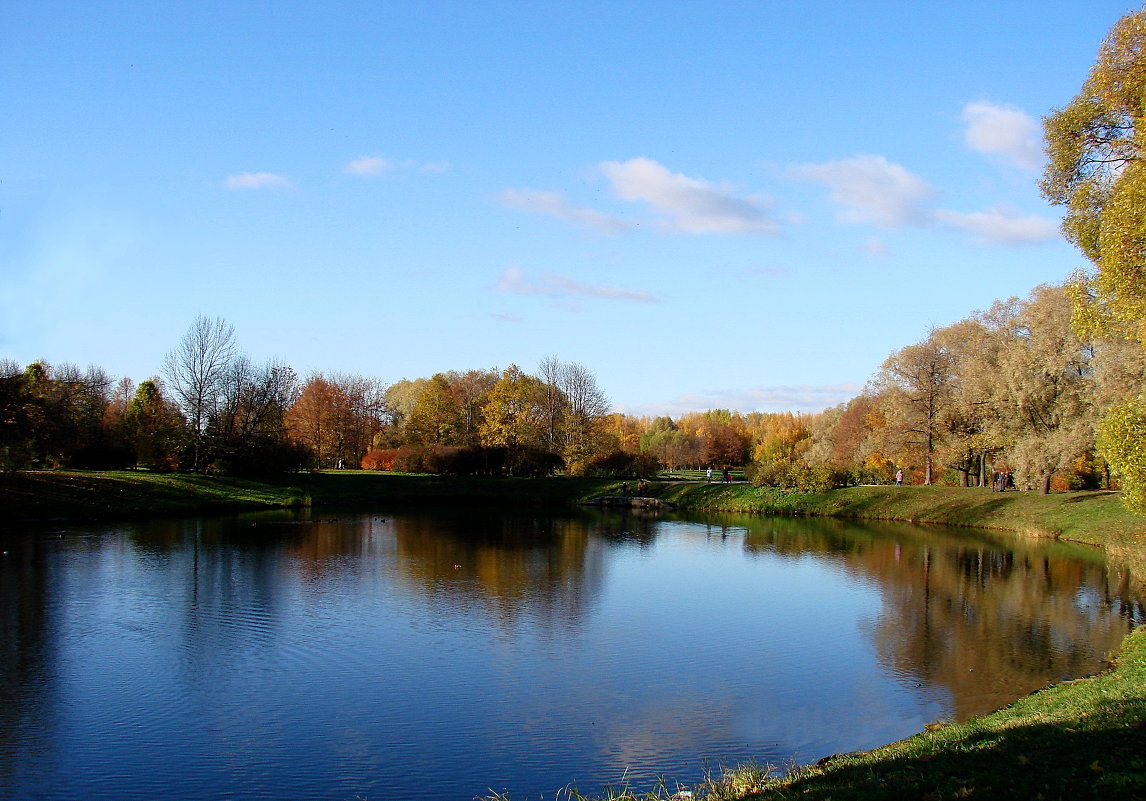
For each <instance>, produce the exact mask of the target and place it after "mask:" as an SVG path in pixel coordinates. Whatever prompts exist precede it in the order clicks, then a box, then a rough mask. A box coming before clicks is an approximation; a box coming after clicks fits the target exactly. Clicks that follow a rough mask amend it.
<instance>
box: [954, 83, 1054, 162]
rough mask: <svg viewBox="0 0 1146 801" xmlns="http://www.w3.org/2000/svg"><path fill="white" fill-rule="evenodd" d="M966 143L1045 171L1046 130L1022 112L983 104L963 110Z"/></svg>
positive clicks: (972, 105) (972, 147)
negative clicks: (1043, 141) (1043, 165)
mask: <svg viewBox="0 0 1146 801" xmlns="http://www.w3.org/2000/svg"><path fill="white" fill-rule="evenodd" d="M963 123H964V124H965V125H966V128H965V129H964V131H963V141H964V143H966V145H967V147H969V148H971V149H972V150H975V151H977V152H979V153H985V154H987V155H989V156H1001V157H1002V158H1004V159H1006V160H1007V161H1009V162H1011V163H1013V164H1015V165H1017V166H1019V167H1021V168H1022V169H1024V170H1029V171H1031V172H1037V171H1038V170H1039V169H1041V168H1042V163H1043V146H1042V130H1041V128H1040V127H1039V123H1038V120H1036V119H1035V118H1034V117H1032V116H1031V115H1029V114H1027V113H1026V112H1025V111H1022V110H1021V109H1017V108H1013V107H1010V106H999V105H996V104H994V103H987V102H985V101H979V102H976V103H968V104H967V105H966V106H964V107H963Z"/></svg>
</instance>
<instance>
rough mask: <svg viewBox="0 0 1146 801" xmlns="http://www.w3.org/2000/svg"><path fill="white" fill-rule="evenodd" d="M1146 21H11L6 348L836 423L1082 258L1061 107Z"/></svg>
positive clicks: (743, 17) (3, 226)
mask: <svg viewBox="0 0 1146 801" xmlns="http://www.w3.org/2000/svg"><path fill="white" fill-rule="evenodd" d="M1134 10H1137V9H1136V7H1135V6H1134V5H1132V4H1130V3H1129V2H1127V0H1118V2H1111V1H1110V0H1071V1H1070V2H1065V1H1063V2H1055V1H1054V0H1039V1H1038V2H1034V1H1031V2H1028V0H990V1H988V0H969V1H968V0H962V1H960V2H946V1H945V0H937V1H936V2H924V1H923V0H883V2H879V1H878V0H876V1H874V2H865V3H854V2H829V1H828V0H804V2H794V0H793V1H792V2H765V1H764V0H761V1H760V2H735V3H730V2H719V1H716V2H713V1H712V0H709V1H708V2H687V3H686V2H656V3H653V2H632V3H624V2H619V0H612V2H602V3H597V2H575V3H569V2H560V3H558V2H524V0H522V1H521V2H482V3H463V2H365V0H362V1H360V2H331V3H321V4H320V3H314V2H296V0H278V2H194V3H187V2H163V1H158V2H157V1H156V0H149V2H146V3H144V2H138V3H137V2H133V1H132V0H119V1H118V2H112V1H110V0H84V1H83V2H79V3H60V2H43V0H36V2H32V1H31V0H7V1H6V2H5V4H4V6H3V8H2V9H0V71H2V75H3V80H2V81H0V108H3V109H4V113H3V115H2V116H0V358H9V359H14V360H16V361H18V362H20V363H22V364H26V363H28V362H30V361H33V360H35V359H41V358H42V359H46V360H48V361H49V362H52V363H62V362H71V363H74V364H78V365H80V366H81V367H82V366H86V365H87V364H96V365H99V366H102V367H103V368H104V369H106V370H107V371H108V372H110V373H112V374H113V375H114V376H117V377H118V376H129V377H131V378H133V379H134V380H136V381H140V380H143V379H145V378H147V377H149V376H151V375H154V374H156V373H158V372H159V370H160V368H161V365H162V363H163V357H164V354H165V353H166V352H167V351H168V350H170V349H171V348H173V347H174V346H175V345H176V343H177V342H178V340H179V338H180V337H181V336H182V335H183V333H184V332H185V331H186V330H187V328H188V326H189V325H190V324H191V322H192V320H193V319H194V317H195V316H196V315H198V314H205V315H207V316H211V317H214V316H221V317H223V318H225V319H227V320H228V321H229V322H231V323H232V324H233V325H234V326H235V330H236V334H237V337H238V340H239V342H240V344H241V345H242V347H243V348H244V350H245V351H246V352H248V353H249V354H250V356H251V357H252V358H253V359H255V360H256V361H260V362H261V361H265V360H267V359H271V358H275V359H279V360H281V361H283V362H285V363H287V364H290V365H291V366H293V367H294V368H295V369H296V370H297V371H298V372H299V373H300V374H302V375H304V376H305V375H306V374H308V373H309V372H311V371H314V370H324V371H327V372H331V371H342V372H349V373H356V374H361V375H366V376H373V377H377V378H379V379H381V380H383V381H386V382H393V381H397V380H399V379H402V378H410V379H412V378H417V377H420V376H429V375H432V374H433V373H436V372H440V371H446V370H451V369H457V370H466V369H470V368H492V367H498V368H504V367H507V366H509V365H510V364H511V363H516V364H518V365H519V366H521V367H522V368H523V369H525V370H527V371H532V370H535V369H536V367H537V365H538V363H539V362H540V361H541V360H542V359H543V358H545V357H547V356H550V355H556V356H558V357H559V358H561V359H562V360H564V361H570V362H580V363H581V364H583V365H585V366H586V367H588V368H589V369H591V370H592V371H593V372H594V373H595V374H596V376H597V379H598V382H599V383H600V385H601V387H602V388H603V389H604V390H605V392H606V393H607V394H608V396H609V397H610V398H611V399H612V401H613V403H614V405H615V407H616V408H617V409H618V410H622V411H626V412H629V413H632V414H649V413H670V414H677V413H681V412H684V411H690V410H702V409H708V408H733V409H739V410H741V411H751V410H763V411H782V410H791V411H798V410H801V411H812V410H818V409H821V408H824V407H825V406H829V405H833V404H835V403H839V402H841V401H844V400H846V399H847V398H849V397H851V396H853V395H855V394H856V393H858V392H859V391H860V390H861V389H862V387H863V385H864V383H865V382H866V381H867V380H868V379H869V378H870V377H871V376H872V374H873V373H874V372H875V371H876V370H877V369H878V367H879V365H880V363H881V362H882V361H883V360H884V359H885V358H886V357H887V356H888V355H889V354H890V353H891V352H892V351H893V350H896V349H898V348H900V347H903V346H905V345H908V344H912V343H914V342H917V341H919V340H921V339H923V338H924V337H925V336H926V335H927V331H928V329H929V328H930V327H932V326H944V325H947V324H950V323H952V322H955V321H956V320H959V319H962V318H964V317H966V316H968V315H969V314H971V313H972V312H974V311H975V310H977V309H985V308H987V307H989V306H990V305H991V303H993V302H994V301H995V300H997V299H1003V298H1007V297H1010V296H1014V295H1019V296H1024V295H1026V294H1027V293H1028V292H1029V291H1030V290H1031V289H1032V288H1034V287H1035V286H1037V285H1038V284H1040V283H1048V282H1051V283H1059V282H1062V281H1063V280H1065V279H1066V278H1067V276H1069V274H1070V273H1071V272H1072V271H1074V270H1075V269H1077V268H1078V267H1080V266H1082V264H1083V260H1082V257H1081V256H1080V255H1079V254H1078V253H1077V252H1076V251H1075V250H1074V249H1073V248H1072V247H1070V246H1069V245H1068V244H1067V243H1066V242H1065V241H1064V240H1063V239H1062V238H1061V236H1060V235H1059V233H1058V221H1059V218H1060V216H1061V215H1060V212H1059V210H1057V209H1054V208H1051V207H1049V206H1048V205H1047V204H1046V203H1045V202H1044V201H1043V200H1042V199H1041V197H1040V195H1039V193H1038V189H1037V180H1038V175H1039V171H1040V169H1041V158H1042V156H1041V147H1042V145H1041V118H1042V116H1043V115H1045V114H1047V113H1049V112H1050V111H1051V110H1052V109H1053V108H1055V107H1057V106H1061V105H1064V104H1065V103H1066V102H1068V101H1069V100H1070V98H1071V97H1073V96H1074V94H1075V93H1077V91H1078V89H1079V87H1080V85H1081V83H1082V81H1083V80H1084V79H1085V76H1086V74H1087V72H1088V70H1089V68H1090V66H1091V65H1092V64H1093V62H1094V59H1095V54H1096V52H1097V49H1098V46H1099V44H1100V43H1101V41H1102V39H1103V38H1104V36H1105V35H1106V33H1107V31H1108V30H1109V29H1110V27H1111V25H1113V24H1114V22H1115V21H1116V20H1117V19H1118V18H1119V17H1120V16H1122V15H1123V14H1125V13H1128V12H1131V11H1134Z"/></svg>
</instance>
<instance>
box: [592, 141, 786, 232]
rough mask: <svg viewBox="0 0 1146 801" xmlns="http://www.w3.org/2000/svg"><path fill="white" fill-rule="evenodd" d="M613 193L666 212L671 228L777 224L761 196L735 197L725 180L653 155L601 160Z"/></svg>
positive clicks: (755, 228)
mask: <svg viewBox="0 0 1146 801" xmlns="http://www.w3.org/2000/svg"><path fill="white" fill-rule="evenodd" d="M600 170H601V172H602V173H603V174H604V175H605V177H606V178H608V179H609V180H610V181H611V182H612V184H613V189H614V190H615V191H616V193H617V195H618V196H620V197H621V198H623V199H624V200H633V201H644V202H645V203H648V204H649V205H650V206H652V207H653V208H654V209H655V210H656V211H657V212H658V213H660V214H662V215H664V216H665V217H667V218H668V221H667V223H666V225H667V227H668V228H669V229H670V230H674V231H679V232H683V233H688V234H709V233H719V234H776V233H779V227H778V226H777V225H776V223H775V221H773V220H772V219H771V218H770V217H769V216H768V215H767V214H766V213H765V211H764V209H763V208H762V204H763V202H764V201H763V199H762V198H759V197H737V196H735V195H733V194H732V192H731V190H730V189H729V188H728V187H725V186H718V185H715V184H710V183H707V182H705V181H701V180H697V179H696V178H689V177H687V176H685V175H681V174H680V173H674V172H669V171H668V170H667V169H666V168H665V167H664V166H662V165H661V164H658V163H657V162H655V161H653V160H652V159H647V158H635V159H629V160H628V161H625V162H618V161H607V162H604V163H603V164H601V165H600Z"/></svg>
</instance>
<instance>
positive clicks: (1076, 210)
mask: <svg viewBox="0 0 1146 801" xmlns="http://www.w3.org/2000/svg"><path fill="white" fill-rule="evenodd" d="M1045 128H1046V140H1047V155H1048V159H1049V160H1048V164H1047V167H1046V172H1045V173H1044V175H1043V180H1042V184H1041V187H1042V190H1043V193H1044V194H1045V195H1046V197H1047V199H1049V200H1050V201H1051V202H1052V203H1055V204H1058V205H1062V206H1065V207H1066V210H1067V211H1066V216H1065V218H1064V220H1063V232H1064V233H1065V235H1066V237H1067V238H1068V239H1069V240H1070V241H1071V242H1073V243H1074V244H1075V245H1076V246H1078V248H1079V249H1080V250H1081V251H1082V252H1083V253H1084V254H1085V255H1086V257H1087V258H1088V259H1089V260H1090V261H1091V262H1092V264H1093V268H1092V269H1091V270H1090V271H1088V272H1086V273H1083V274H1081V275H1079V276H1078V277H1077V280H1076V281H1075V284H1074V299H1075V321H1076V325H1078V326H1079V328H1080V329H1081V330H1082V331H1084V332H1085V333H1087V334H1090V335H1091V336H1094V337H1095V338H1101V337H1106V338H1124V339H1130V340H1133V341H1136V342H1138V343H1139V345H1141V346H1142V347H1146V165H1144V164H1143V163H1142V155H1143V153H1144V152H1146V9H1143V10H1142V11H1138V12H1136V13H1133V14H1128V15H1127V16H1125V17H1123V18H1122V19H1120V20H1119V21H1118V22H1117V23H1116V24H1115V26H1114V28H1113V29H1112V30H1111V31H1110V34H1109V35H1108V36H1107V38H1106V41H1105V42H1103V44H1102V47H1101V48H1100V49H1099V52H1098V58H1097V60H1096V62H1095V64H1094V67H1093V68H1092V69H1091V71H1090V75H1089V76H1088V77H1087V79H1086V82H1085V83H1084V84H1083V85H1082V90H1081V91H1080V92H1079V94H1078V95H1077V96H1076V97H1075V98H1074V99H1073V100H1071V102H1070V103H1069V104H1067V105H1066V106H1065V107H1064V108H1062V109H1058V110H1056V111H1055V112H1054V113H1053V114H1051V115H1050V116H1048V117H1047V119H1046V123H1045ZM1143 432H1146V394H1142V393H1138V394H1128V396H1127V397H1124V398H1122V399H1121V400H1119V401H1118V402H1116V403H1115V404H1114V405H1113V406H1112V407H1111V408H1110V409H1109V411H1108V413H1107V414H1106V416H1105V418H1104V420H1103V421H1102V422H1101V423H1100V424H1099V428H1098V441H1099V446H1100V448H1101V450H1102V453H1103V455H1104V456H1105V457H1106V459H1107V461H1108V462H1109V463H1110V465H1111V466H1112V467H1113V468H1114V469H1115V471H1116V472H1117V473H1119V474H1120V475H1121V476H1122V478H1123V484H1124V488H1125V490H1126V495H1125V497H1126V501H1127V504H1128V505H1129V506H1130V507H1131V508H1132V509H1134V510H1135V511H1137V512H1139V513H1142V514H1146V436H1143Z"/></svg>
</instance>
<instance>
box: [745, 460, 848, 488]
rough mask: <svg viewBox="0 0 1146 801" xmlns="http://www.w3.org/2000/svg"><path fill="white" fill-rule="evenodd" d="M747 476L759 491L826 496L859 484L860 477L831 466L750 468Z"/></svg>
mask: <svg viewBox="0 0 1146 801" xmlns="http://www.w3.org/2000/svg"><path fill="white" fill-rule="evenodd" d="M744 472H745V475H747V476H748V478H749V480H750V481H751V482H752V483H753V484H754V485H755V486H757V487H779V488H780V489H784V490H791V491H795V492H826V491H828V490H830V489H835V488H836V487H846V486H848V485H849V484H854V483H856V474H855V473H853V472H852V471H850V470H846V469H843V468H840V467H837V466H835V465H831V464H818V465H814V466H812V467H809V466H808V465H804V464H794V463H792V462H768V463H765V464H753V465H749V466H748V468H746V469H745V471H744Z"/></svg>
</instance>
